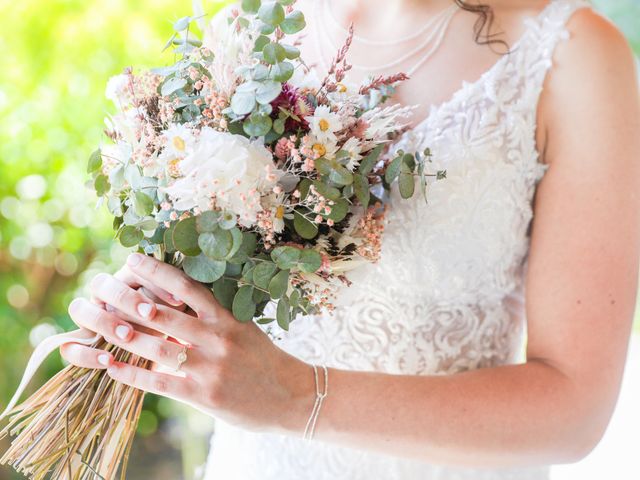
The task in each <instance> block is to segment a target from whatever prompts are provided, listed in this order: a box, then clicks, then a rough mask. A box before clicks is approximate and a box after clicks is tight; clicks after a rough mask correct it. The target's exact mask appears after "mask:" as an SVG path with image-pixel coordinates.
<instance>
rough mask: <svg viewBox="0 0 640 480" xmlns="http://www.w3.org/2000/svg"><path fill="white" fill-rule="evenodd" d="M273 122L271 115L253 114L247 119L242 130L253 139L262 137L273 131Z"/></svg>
mask: <svg viewBox="0 0 640 480" xmlns="http://www.w3.org/2000/svg"><path fill="white" fill-rule="evenodd" d="M272 125H273V121H272V120H271V117H269V115H266V114H263V113H252V114H251V115H249V117H247V118H246V119H245V121H244V122H243V124H242V128H243V129H244V131H245V133H246V134H247V135H249V136H251V137H261V136H263V135H266V134H267V133H269V131H270V130H271V126H272Z"/></svg>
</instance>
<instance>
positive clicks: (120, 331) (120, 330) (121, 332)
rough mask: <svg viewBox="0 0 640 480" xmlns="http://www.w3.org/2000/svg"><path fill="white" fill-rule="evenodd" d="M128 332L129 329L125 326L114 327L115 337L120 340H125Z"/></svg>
mask: <svg viewBox="0 0 640 480" xmlns="http://www.w3.org/2000/svg"><path fill="white" fill-rule="evenodd" d="M129 331H130V329H129V327H127V326H126V325H118V326H117V327H116V336H117V337H118V338H119V339H120V340H126V338H127V337H128V336H129Z"/></svg>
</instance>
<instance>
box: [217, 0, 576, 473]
mask: <svg viewBox="0 0 640 480" xmlns="http://www.w3.org/2000/svg"><path fill="white" fill-rule="evenodd" d="M587 5H588V2H586V1H584V0H555V1H551V2H550V3H549V4H548V5H547V6H546V8H545V9H544V10H543V11H542V12H541V13H540V14H539V15H538V16H537V17H535V18H530V19H528V20H527V28H526V30H525V33H524V35H523V36H522V37H521V39H520V40H519V41H518V42H516V44H514V45H512V52H511V53H510V54H509V55H506V56H504V57H501V59H500V60H499V61H498V62H497V63H496V64H495V65H494V66H493V67H492V68H491V69H490V70H488V71H487V72H485V73H484V74H483V75H482V77H481V78H480V79H478V80H477V81H476V82H473V83H467V82H465V83H463V84H462V87H461V88H460V89H459V90H458V91H457V92H456V93H455V94H454V95H453V96H452V97H451V98H450V99H449V100H448V101H446V102H444V103H442V104H440V105H439V106H437V107H432V108H431V111H430V112H429V115H428V116H427V118H426V119H425V120H424V121H423V122H422V123H421V124H419V125H418V126H417V127H416V128H415V129H414V130H412V131H411V132H408V133H407V134H406V135H405V136H404V137H403V138H402V140H401V141H400V142H399V143H398V145H397V148H403V149H404V150H406V151H416V150H421V149H423V148H424V147H427V146H428V147H429V148H431V150H432V152H433V161H434V163H433V168H434V170H435V169H446V171H447V178H446V179H444V180H438V181H434V182H430V184H429V187H428V188H429V190H428V204H426V203H425V201H424V199H423V198H422V197H421V196H420V195H416V196H415V197H414V198H413V199H412V200H409V201H404V200H401V199H399V198H395V197H393V198H392V199H391V209H390V212H389V214H388V219H387V225H386V230H385V236H384V239H383V245H382V257H381V259H380V261H379V262H378V263H376V264H372V265H367V266H365V267H362V268H360V269H358V270H355V271H354V272H352V273H351V275H350V278H351V280H353V285H352V286H351V287H350V288H348V289H345V290H344V291H343V292H341V294H340V295H339V297H338V299H337V302H336V303H337V308H336V311H335V312H334V314H333V316H326V317H324V318H319V317H302V318H298V319H296V320H295V321H294V322H293V323H292V324H291V328H290V331H289V332H288V333H287V332H280V333H279V334H278V339H277V340H276V341H277V343H278V345H279V346H280V347H281V348H283V349H285V350H286V351H288V352H290V353H292V354H294V355H296V356H298V357H299V358H301V359H303V360H305V361H307V362H313V363H318V364H322V363H324V364H326V365H327V366H330V367H336V368H342V369H354V370H368V371H381V372H388V373H394V374H420V375H442V374H454V373H457V372H462V371H465V370H470V369H476V368H482V367H492V366H497V365H503V364H508V363H516V362H518V361H521V360H522V358H523V332H524V327H525V317H524V311H523V301H522V299H523V288H524V283H523V278H524V273H525V270H526V262H527V254H528V250H529V228H530V224H531V219H532V200H533V195H534V192H535V188H536V185H537V183H538V182H539V180H540V179H541V178H542V176H543V175H544V173H545V170H546V166H545V165H543V164H542V163H540V162H539V158H538V152H537V150H536V142H535V130H536V110H537V104H538V99H539V96H540V92H541V90H542V85H543V82H544V79H545V76H546V73H547V71H548V69H549V67H550V66H551V64H552V55H553V51H554V47H555V46H556V44H557V43H558V42H559V41H560V40H562V39H566V38H568V32H567V30H566V21H567V19H568V18H569V16H570V15H571V14H572V12H574V11H575V10H576V9H578V8H580V7H582V6H587ZM335 394H339V392H336V393H335ZM212 445H213V448H212V453H211V456H210V459H209V465H208V476H207V477H206V478H207V479H218V478H223V479H225V480H233V479H238V480H271V479H279V480H294V479H295V480H298V479H308V480H324V479H327V480H328V479H345V480H346V479H348V480H360V479H362V480H365V479H366V480H376V479H379V480H390V479H401V480H418V479H421V480H422V479H428V480H431V479H443V480H444V479H446V480H453V479H471V478H473V479H507V478H514V479H516V478H517V479H518V480H525V479H529V478H530V479H536V480H538V479H544V478H547V469H546V468H539V469H533V470H526V471H523V470H519V471H472V470H465V469H452V468H446V467H436V466H433V465H426V464H423V463H419V462H414V461H408V460H404V459H397V458H392V457H386V456H383V455H378V454H371V453H367V452H360V451H357V450H352V449H346V448H338V447H335V446H331V445H324V444H321V443H314V444H309V443H305V442H303V441H302V440H300V439H298V438H292V437H284V436H274V435H264V434H254V433H249V432H244V431H241V430H239V429H236V428H234V427H232V426H229V425H226V424H224V423H222V422H219V423H218V425H217V431H216V434H215V436H214V439H213V444H212Z"/></svg>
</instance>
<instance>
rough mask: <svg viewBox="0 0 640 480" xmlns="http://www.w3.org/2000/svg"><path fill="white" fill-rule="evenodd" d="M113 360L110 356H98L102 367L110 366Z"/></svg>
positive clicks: (104, 354)
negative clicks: (110, 361)
mask: <svg viewBox="0 0 640 480" xmlns="http://www.w3.org/2000/svg"><path fill="white" fill-rule="evenodd" d="M110 359H111V357H109V355H107V354H106V353H102V354H100V355H98V363H99V364H100V365H104V366H105V367H108V366H109V360H110Z"/></svg>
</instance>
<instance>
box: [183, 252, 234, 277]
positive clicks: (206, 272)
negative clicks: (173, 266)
mask: <svg viewBox="0 0 640 480" xmlns="http://www.w3.org/2000/svg"><path fill="white" fill-rule="evenodd" d="M226 268H227V263H226V262H225V261H220V260H212V259H211V258H209V257H207V256H205V255H204V254H202V253H201V254H200V255H198V256H197V257H184V260H183V262H182V269H183V270H184V273H186V274H187V275H189V276H190V277H191V278H193V279H194V280H197V281H198V282H202V283H212V282H215V281H216V280H218V279H219V278H220V277H222V275H224V271H225V270H226Z"/></svg>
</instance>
